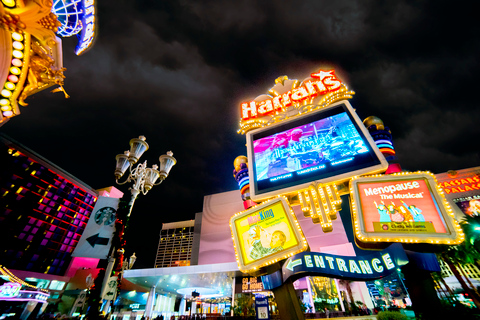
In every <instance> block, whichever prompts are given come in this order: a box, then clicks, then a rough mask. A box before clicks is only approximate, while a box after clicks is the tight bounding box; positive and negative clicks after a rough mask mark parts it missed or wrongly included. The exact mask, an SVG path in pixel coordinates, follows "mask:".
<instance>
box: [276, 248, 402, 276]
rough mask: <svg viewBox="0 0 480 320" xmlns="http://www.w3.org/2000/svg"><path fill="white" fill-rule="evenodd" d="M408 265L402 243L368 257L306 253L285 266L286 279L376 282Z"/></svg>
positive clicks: (290, 260)
mask: <svg viewBox="0 0 480 320" xmlns="http://www.w3.org/2000/svg"><path fill="white" fill-rule="evenodd" d="M407 263H408V258H407V255H406V254H405V251H404V250H403V248H402V246H401V245H399V244H396V245H391V246H390V247H388V248H387V249H386V250H383V251H378V252H375V253H372V254H369V255H366V256H356V257H350V256H337V255H332V254H325V253H319V252H302V253H299V254H296V255H294V256H293V257H290V258H288V259H287V260H286V261H285V263H284V264H283V267H282V275H283V279H284V281H285V279H288V278H289V277H291V276H293V275H295V274H302V273H315V274H319V275H323V276H326V277H332V278H339V279H355V280H362V281H366V280H374V279H378V278H382V277H384V276H386V275H389V274H390V273H392V272H394V271H395V270H396V268H399V267H401V266H403V265H406V264H407Z"/></svg>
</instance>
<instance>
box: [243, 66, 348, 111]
mask: <svg viewBox="0 0 480 320" xmlns="http://www.w3.org/2000/svg"><path fill="white" fill-rule="evenodd" d="M311 77H312V78H313V79H312V80H308V81H305V82H304V83H303V85H301V86H300V87H298V88H295V89H293V90H290V91H287V92H285V93H283V94H278V93H277V96H276V97H274V98H272V99H267V100H263V101H260V102H256V101H255V100H253V101H250V102H244V103H242V104H241V114H242V119H243V120H247V119H250V118H256V117H261V116H266V115H270V114H273V113H275V112H278V111H285V110H286V108H287V107H289V106H291V105H294V104H295V103H301V102H303V101H305V100H307V99H312V98H314V97H316V96H319V95H323V94H326V93H329V92H334V91H337V90H339V89H340V87H341V85H342V82H341V81H340V80H339V79H338V78H337V77H336V75H335V71H334V70H330V71H322V70H320V71H319V72H317V73H312V74H311Z"/></svg>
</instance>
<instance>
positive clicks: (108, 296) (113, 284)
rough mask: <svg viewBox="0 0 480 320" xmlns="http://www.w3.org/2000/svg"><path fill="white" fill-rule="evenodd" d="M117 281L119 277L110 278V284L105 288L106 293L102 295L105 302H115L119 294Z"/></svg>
mask: <svg viewBox="0 0 480 320" xmlns="http://www.w3.org/2000/svg"><path fill="white" fill-rule="evenodd" d="M117 280H118V277H116V276H113V277H110V278H108V283H107V286H106V288H105V292H104V293H103V295H102V299H103V300H115V298H116V293H117Z"/></svg>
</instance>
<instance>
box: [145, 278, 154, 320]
mask: <svg viewBox="0 0 480 320" xmlns="http://www.w3.org/2000/svg"><path fill="white" fill-rule="evenodd" d="M154 301H155V286H153V287H151V288H150V292H149V293H148V298H147V305H146V306H145V318H146V319H151V318H152V310H153V302H154Z"/></svg>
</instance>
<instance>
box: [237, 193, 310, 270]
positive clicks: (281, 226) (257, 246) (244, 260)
mask: <svg viewBox="0 0 480 320" xmlns="http://www.w3.org/2000/svg"><path fill="white" fill-rule="evenodd" d="M230 230H231V232H232V238H233V245H234V247H235V255H236V258H237V263H238V268H239V269H240V271H242V272H244V273H248V272H251V271H254V270H256V269H258V268H261V267H264V266H267V265H269V264H272V263H275V262H277V261H278V260H281V259H285V258H287V257H288V256H291V255H293V254H296V253H298V252H302V251H305V250H306V249H307V247H308V245H307V240H306V239H305V238H304V236H303V233H302V231H301V229H300V225H299V224H298V222H297V219H296V217H295V214H294V213H293V212H292V210H291V209H290V206H289V204H288V201H287V200H286V199H285V198H283V197H278V198H276V199H274V200H270V201H266V202H264V203H262V204H261V205H258V206H255V207H252V208H250V209H248V210H245V211H243V212H240V213H237V214H235V215H234V216H233V217H232V218H230Z"/></svg>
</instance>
